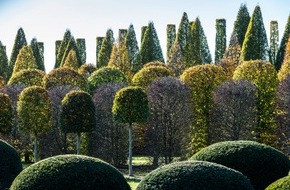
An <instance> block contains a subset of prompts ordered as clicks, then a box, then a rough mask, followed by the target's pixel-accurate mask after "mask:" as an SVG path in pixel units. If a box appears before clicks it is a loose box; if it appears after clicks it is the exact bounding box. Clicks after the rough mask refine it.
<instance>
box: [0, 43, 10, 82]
mask: <svg viewBox="0 0 290 190" xmlns="http://www.w3.org/2000/svg"><path fill="white" fill-rule="evenodd" d="M7 69H8V58H7V54H6V46H3V44H2V42H1V41H0V76H2V77H3V78H4V80H6V78H7Z"/></svg>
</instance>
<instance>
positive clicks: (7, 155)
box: [0, 140, 22, 189]
mask: <svg viewBox="0 0 290 190" xmlns="http://www.w3.org/2000/svg"><path fill="white" fill-rule="evenodd" d="M0 155H1V156H0V165H1V167H0V189H6V188H7V189H8V188H9V187H10V185H11V183H12V182H13V180H14V178H15V177H16V176H17V175H18V174H19V173H20V172H21V171H22V163H21V160H20V156H19V155H18V152H17V151H16V149H15V148H14V147H12V146H11V145H9V144H8V143H7V142H5V141H3V140H0Z"/></svg>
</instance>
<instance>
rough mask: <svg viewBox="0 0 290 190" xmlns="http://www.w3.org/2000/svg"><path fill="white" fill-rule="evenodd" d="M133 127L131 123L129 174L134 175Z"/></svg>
mask: <svg viewBox="0 0 290 190" xmlns="http://www.w3.org/2000/svg"><path fill="white" fill-rule="evenodd" d="M132 134H133V127H132V123H130V124H129V176H133V167H132V136H133V135H132Z"/></svg>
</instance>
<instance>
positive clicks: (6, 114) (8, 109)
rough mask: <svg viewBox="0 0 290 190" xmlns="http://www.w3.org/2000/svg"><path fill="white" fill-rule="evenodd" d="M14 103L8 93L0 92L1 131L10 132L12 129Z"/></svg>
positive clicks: (3, 132)
mask: <svg viewBox="0 0 290 190" xmlns="http://www.w3.org/2000/svg"><path fill="white" fill-rule="evenodd" d="M12 119H13V112H12V105H11V100H10V98H9V96H8V95H7V94H4V93H0V133H2V134H9V133H10V132H11V129H12V126H13V124H12Z"/></svg>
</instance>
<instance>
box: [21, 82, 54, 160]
mask: <svg viewBox="0 0 290 190" xmlns="http://www.w3.org/2000/svg"><path fill="white" fill-rule="evenodd" d="M51 111H52V109H51V100H50V98H49V95H48V93H47V91H46V90H45V89H44V88H43V87H39V86H31V87H28V88H25V89H24V90H23V91H22V92H21V94H20V96H19V101H18V102H17V113H18V117H19V128H20V129H21V130H23V131H25V132H28V133H31V134H32V135H33V136H34V161H35V162H37V161H38V142H37V141H38V135H39V134H40V133H43V132H46V131H48V130H49V129H50V128H51V126H52V116H51V114H52V113H51Z"/></svg>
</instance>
